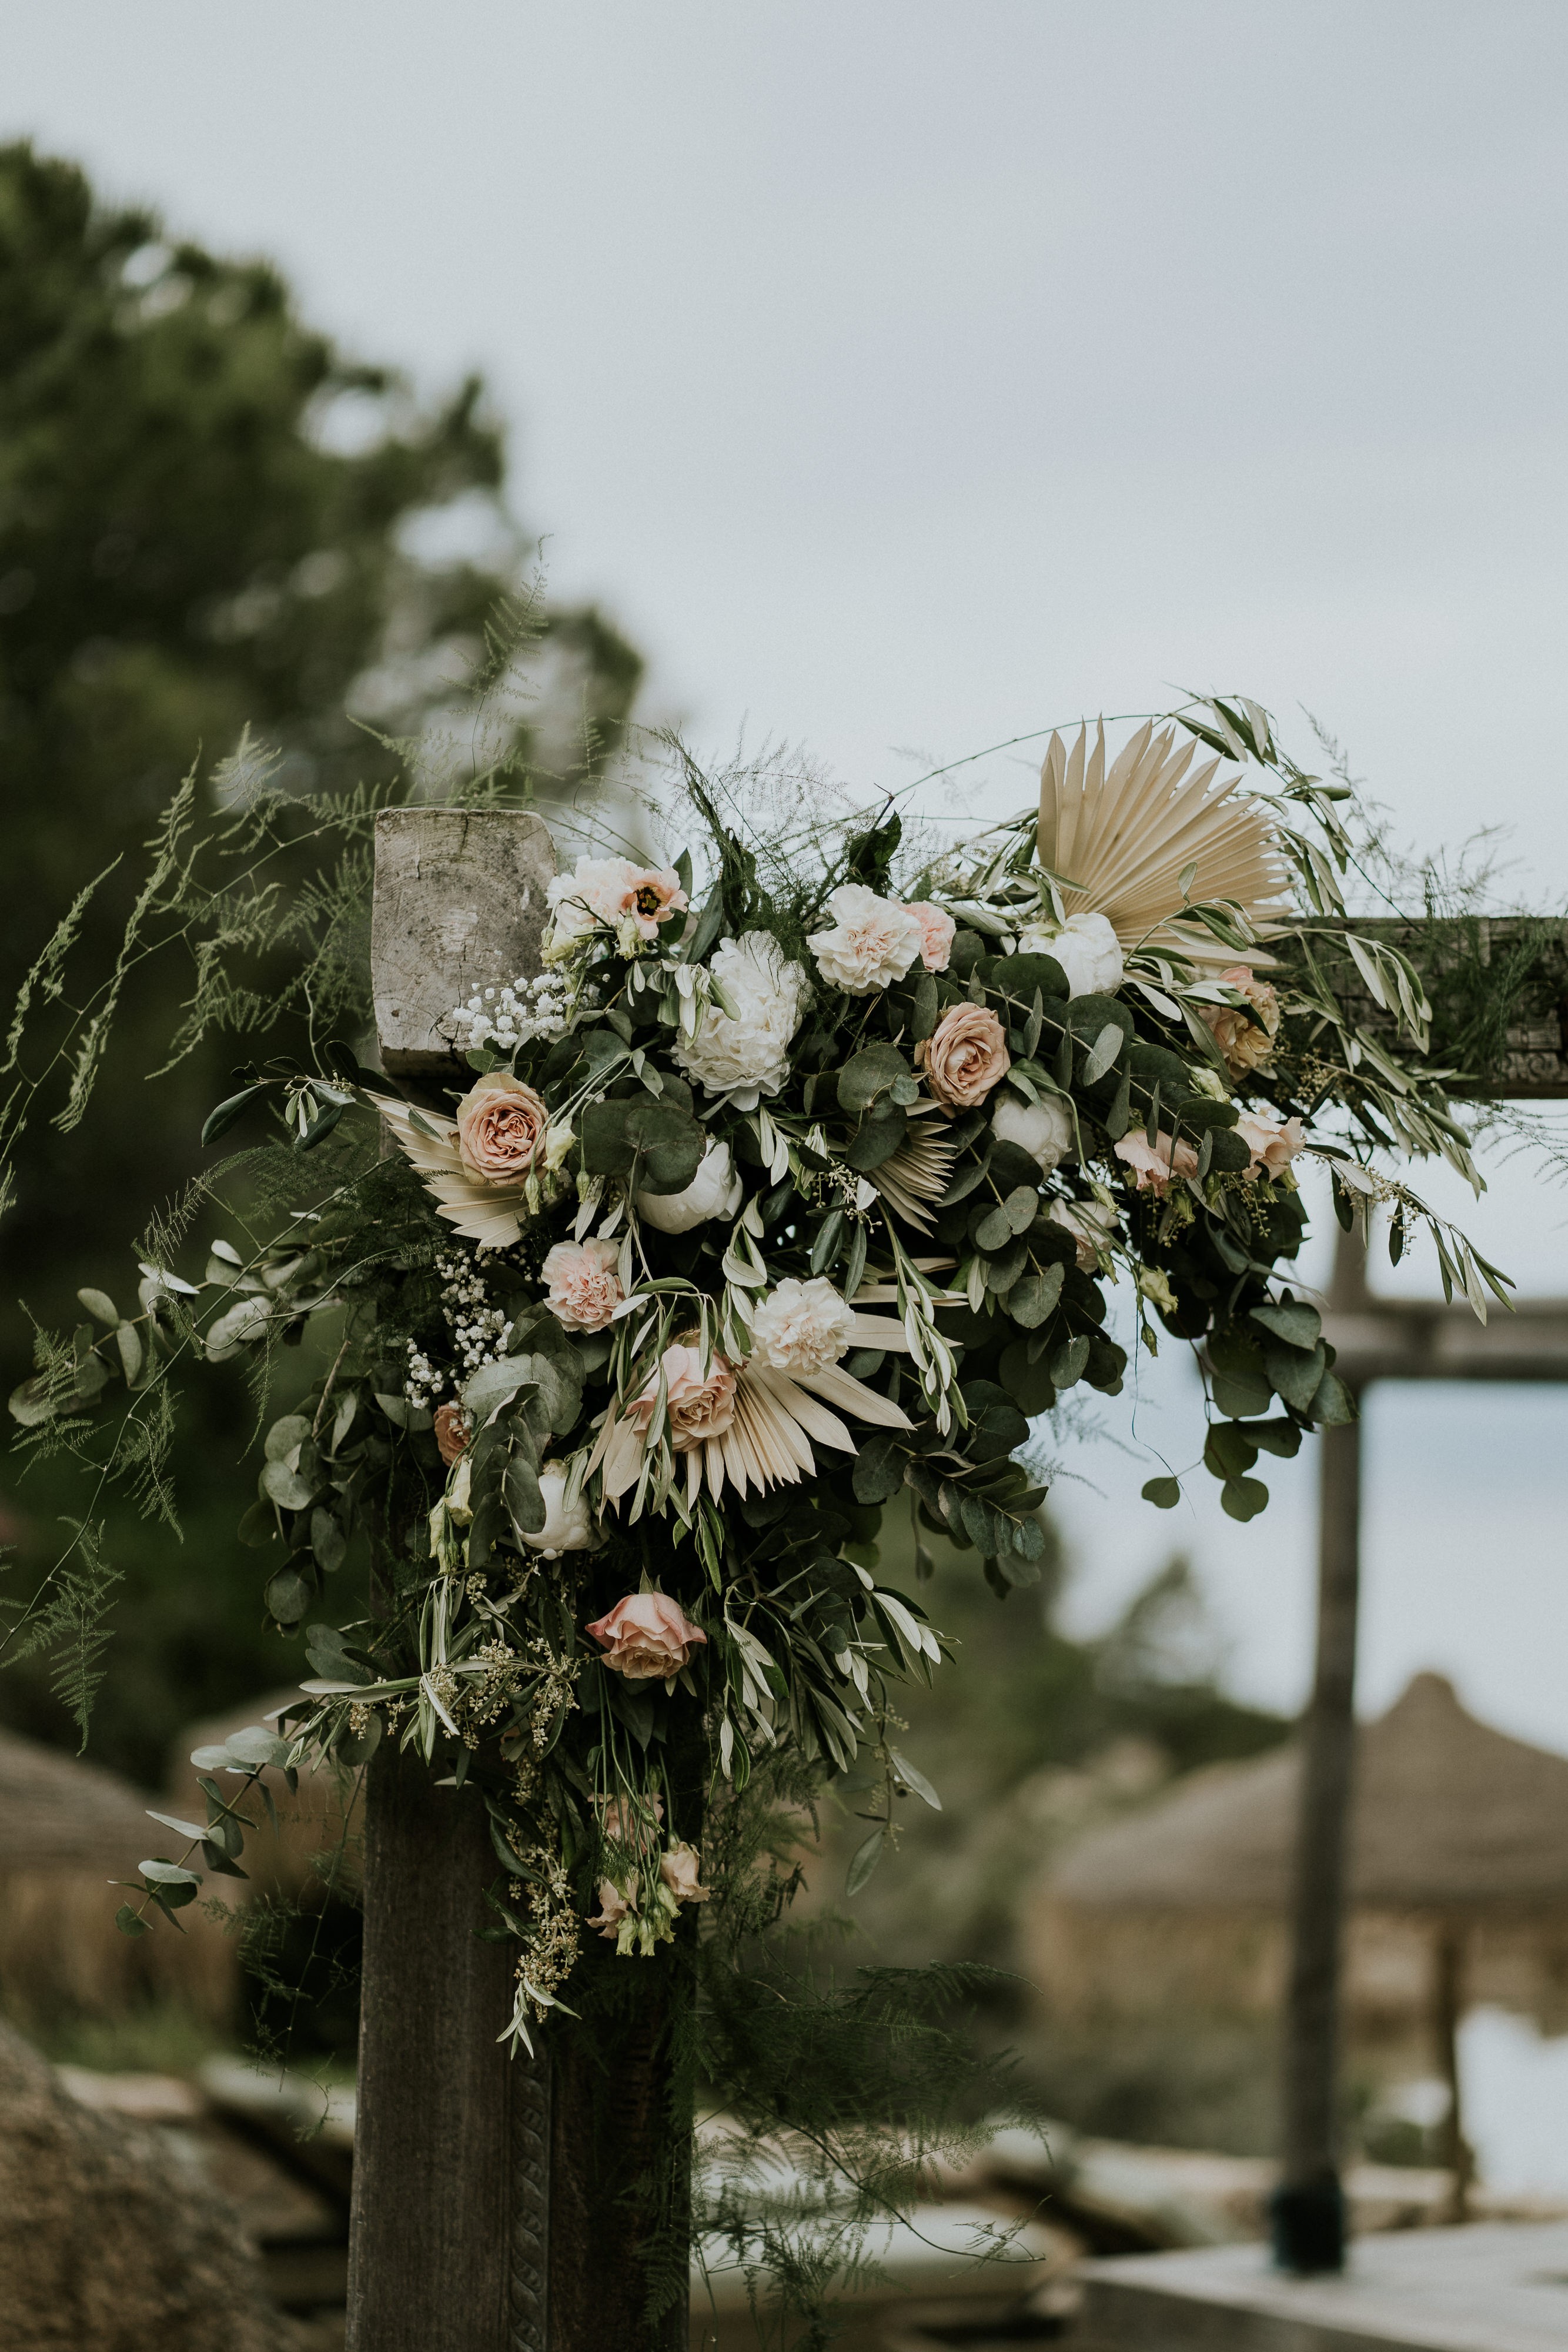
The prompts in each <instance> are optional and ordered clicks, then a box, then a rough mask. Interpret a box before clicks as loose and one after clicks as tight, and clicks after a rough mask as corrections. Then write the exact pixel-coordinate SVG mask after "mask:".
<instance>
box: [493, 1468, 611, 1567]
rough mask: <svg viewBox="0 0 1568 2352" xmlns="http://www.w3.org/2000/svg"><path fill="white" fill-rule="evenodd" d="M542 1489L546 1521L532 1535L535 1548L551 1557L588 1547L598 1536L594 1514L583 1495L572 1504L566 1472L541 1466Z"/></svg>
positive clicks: (540, 1481) (533, 1547)
mask: <svg viewBox="0 0 1568 2352" xmlns="http://www.w3.org/2000/svg"><path fill="white" fill-rule="evenodd" d="M465 1467H466V1464H465ZM539 1493H540V1494H541V1495H542V1496H544V1500H545V1523H544V1525H543V1527H542V1528H539V1529H538V1531H537V1533H535V1534H532V1535H530V1536H529V1537H528V1543H529V1545H530V1546H531V1547H532V1549H534V1550H535V1551H542V1552H543V1554H544V1556H545V1558H546V1559H554V1558H555V1556H556V1554H557V1553H558V1552H562V1551H587V1550H588V1549H589V1548H590V1546H591V1544H592V1542H593V1540H594V1534H593V1518H592V1515H591V1512H590V1510H589V1507H588V1504H587V1502H586V1500H585V1499H584V1497H583V1496H581V1495H579V1496H578V1497H577V1499H576V1501H575V1502H574V1503H572V1504H571V1505H570V1507H569V1506H568V1503H567V1499H566V1472H565V1471H564V1470H541V1471H540V1472H539Z"/></svg>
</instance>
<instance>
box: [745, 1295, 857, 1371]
mask: <svg viewBox="0 0 1568 2352" xmlns="http://www.w3.org/2000/svg"><path fill="white" fill-rule="evenodd" d="M854 1322H855V1318H854V1310H853V1309H852V1307H848V1306H847V1305H846V1304H845V1302H844V1300H843V1299H842V1298H841V1297H840V1295H839V1293H838V1292H837V1291H836V1290H835V1289H834V1288H833V1286H832V1284H831V1282H830V1281H829V1280H828V1279H827V1276H825V1275H817V1276H814V1277H813V1279H812V1280H811V1281H810V1282H800V1281H797V1279H796V1278H795V1276H793V1275H789V1276H787V1277H786V1278H785V1280H784V1281H782V1282H781V1283H779V1286H778V1287H777V1289H775V1290H770V1291H769V1292H768V1296H767V1297H766V1298H764V1299H762V1300H761V1301H759V1303H758V1307H757V1308H756V1310H755V1311H754V1313H753V1315H752V1318H751V1352H752V1358H753V1360H754V1361H756V1362H758V1363H763V1364H766V1365H768V1368H769V1369H770V1370H773V1371H775V1372H821V1371H825V1370H827V1367H828V1366H829V1365H830V1364H836V1363H837V1362H838V1360H839V1358H840V1357H841V1355H843V1354H844V1353H845V1352H846V1350H847V1349H848V1347H849V1344H850V1339H851V1335H852V1332H853V1330H854Z"/></svg>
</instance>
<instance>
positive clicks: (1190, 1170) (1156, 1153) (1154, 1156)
mask: <svg viewBox="0 0 1568 2352" xmlns="http://www.w3.org/2000/svg"><path fill="white" fill-rule="evenodd" d="M1113 1149H1114V1150H1115V1154H1116V1157H1117V1159H1118V1160H1121V1161H1122V1163H1123V1164H1124V1167H1126V1168H1128V1169H1130V1170H1131V1171H1132V1177H1133V1181H1134V1184H1135V1185H1136V1187H1137V1189H1138V1191H1139V1192H1158V1193H1159V1194H1160V1195H1161V1197H1162V1198H1163V1197H1164V1195H1165V1192H1166V1187H1167V1186H1168V1185H1169V1183H1170V1181H1171V1179H1172V1177H1173V1176H1196V1175H1197V1152H1196V1151H1195V1150H1193V1148H1192V1146H1191V1144H1190V1143H1187V1142H1186V1141H1185V1140H1184V1141H1182V1142H1180V1143H1177V1144H1176V1146H1175V1149H1174V1150H1173V1149H1172V1143H1171V1138H1170V1137H1169V1136H1168V1135H1166V1132H1165V1130H1164V1129H1161V1131H1160V1134H1159V1136H1158V1138H1157V1139H1156V1141H1155V1144H1154V1145H1153V1146H1152V1147H1151V1145H1150V1143H1149V1140H1148V1138H1147V1137H1146V1136H1145V1133H1144V1130H1143V1129H1142V1128H1141V1127H1140V1128H1137V1129H1134V1132H1133V1133H1132V1134H1131V1135H1124V1137H1123V1138H1122V1140H1121V1142H1120V1143H1118V1144H1116V1145H1115V1146H1114V1147H1113Z"/></svg>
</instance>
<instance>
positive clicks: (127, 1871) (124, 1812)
mask: <svg viewBox="0 0 1568 2352" xmlns="http://www.w3.org/2000/svg"><path fill="white" fill-rule="evenodd" d="M146 1809H147V1799H146V1798H145V1797H143V1796H141V1794H140V1793H139V1792H138V1791H137V1790H135V1789H133V1788H132V1787H131V1784H130V1783H129V1782H128V1781H125V1780H120V1778H119V1777H118V1776H117V1775H116V1774H114V1773H112V1772H107V1771H105V1770H104V1769H102V1767H101V1766H99V1765H96V1764H86V1763H83V1762H81V1761H80V1760H79V1759H78V1758H76V1757H72V1756H66V1755H63V1754H62V1753H61V1752H60V1751H59V1750H58V1749H57V1748H45V1747H42V1746H40V1744H39V1743H38V1742H37V1740H32V1739H24V1738H20V1737H19V1736H18V1735H17V1734H16V1733H15V1732H10V1731H0V2008H3V2009H4V2010H5V2011H6V2012H7V2014H9V2015H10V2016H12V2017H14V2018H16V2020H17V2021H19V2022H21V2023H23V2024H37V2023H40V2022H43V2021H49V2020H54V2019H58V2018H61V2017H67V2016H72V2015H78V2016H81V2015H86V2016H114V2015H120V2014H122V2013H123V2012H125V2011H128V2010H131V2009H133V2008H135V2007H137V2006H138V2005H140V2004H141V2003H142V2002H145V2001H149V2000H177V2001H179V2002H181V2003H183V2005H185V2006H186V2007H188V2008H189V2009H191V2010H192V2011H194V2012H195V2013H196V2014H197V2015H199V2016H201V2017H204V2018H206V2019H208V2020H210V2021H213V2022H214V2023H222V2022H226V2021H228V2019H229V2017H230V2015H231V2013H232V2011H233V2008H234V2001H235V1986H236V1984H237V1981H238V1977H237V1962H236V1958H235V1952H234V1949H233V1947H232V1944H231V1942H230V1940H229V1939H228V1938H227V1937H225V1934H224V1932H223V1928H222V1926H221V1924H220V1923H218V1922H217V1921H215V1920H214V1919H212V1918H209V1917H207V1916H204V1914H203V1912H202V1911H201V1909H200V1907H199V1906H192V1907H191V1908H190V1909H189V1910H187V1911H186V1912H185V1913H184V1914H183V1918H182V1922H181V1924H182V1926H183V1927H184V1929H185V1933H184V1934H183V1935H175V1934H173V1933H172V1932H171V1931H169V1930H168V1929H167V1928H166V1927H164V1928H163V1929H162V1932H161V1933H159V1934H156V1935H152V1936H143V1937H134V1938H133V1937H129V1936H122V1935H121V1934H120V1930H119V1928H118V1927H116V1926H115V1924H114V1915H115V1913H116V1911H117V1910H118V1908H119V1906H120V1904H121V1903H122V1902H124V1901H125V1900H126V1896H125V1895H124V1894H123V1893H122V1892H120V1891H119V1890H117V1889H116V1888H115V1887H114V1886H112V1885H110V1880H112V1879H134V1878H135V1877H136V1874H137V1867H138V1864H140V1863H141V1861H142V1860H143V1858H144V1857H146V1856H149V1855H152V1854H160V1853H162V1854H169V1853H175V1852H177V1851H178V1850H179V1849H178V1847H177V1845H176V1844H173V1843H171V1841H172V1839H173V1832H172V1831H169V1830H166V1829H162V1828H161V1827H160V1826H159V1825H158V1823H156V1822H152V1821H149V1819H148V1817H147V1810H146Z"/></svg>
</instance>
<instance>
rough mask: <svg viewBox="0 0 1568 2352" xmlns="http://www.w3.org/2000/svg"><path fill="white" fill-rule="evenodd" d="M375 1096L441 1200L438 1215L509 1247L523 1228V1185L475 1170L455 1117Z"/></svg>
mask: <svg viewBox="0 0 1568 2352" xmlns="http://www.w3.org/2000/svg"><path fill="white" fill-rule="evenodd" d="M370 1099H371V1102H373V1103H374V1105H375V1107H376V1108H377V1110H379V1111H380V1113H381V1115H382V1118H384V1119H385V1121H386V1123H387V1125H388V1126H389V1127H390V1128H391V1129H392V1135H393V1137H394V1138H395V1139H396V1142H397V1145H398V1149H399V1150H401V1151H402V1153H403V1155H404V1156H405V1158H406V1159H407V1160H409V1161H410V1163H411V1164H412V1165H413V1167H415V1168H417V1169H418V1171H419V1172H420V1174H421V1175H422V1176H423V1179H424V1186H425V1190H426V1192H429V1193H430V1194H431V1196H432V1197H433V1199H434V1201H435V1202H436V1203H437V1206H436V1211H435V1213H436V1215H437V1216H438V1217H444V1218H445V1220H446V1222H447V1223H448V1224H450V1225H452V1226H454V1227H455V1229H456V1231H457V1232H458V1233H460V1234H465V1235H466V1237H467V1238H468V1240H470V1241H475V1242H478V1243H480V1244H482V1246H483V1247H484V1248H486V1249H509V1248H510V1247H511V1245H512V1244H513V1243H514V1242H515V1241H517V1239H518V1238H519V1237H520V1235H521V1233H522V1229H523V1227H522V1208H523V1202H522V1188H521V1185H520V1184H508V1185H500V1184H486V1183H485V1182H483V1181H481V1180H480V1178H478V1177H477V1176H473V1175H470V1174H469V1172H468V1170H467V1169H466V1168H465V1166H464V1164H463V1155H462V1153H461V1152H460V1151H459V1150H458V1148H457V1129H456V1126H455V1123H454V1122H453V1121H452V1120H451V1119H444V1118H435V1117H433V1116H432V1114H431V1113H430V1112H429V1111H420V1112H418V1113H417V1114H416V1113H415V1112H414V1110H413V1108H412V1106H411V1105H410V1104H408V1103H402V1102H394V1101H392V1099H391V1098H390V1097H387V1096H385V1095H372V1096H371V1097H370ZM416 1117H417V1118H418V1119H419V1121H420V1122H421V1123H420V1124H419V1125H418V1126H415V1124H414V1120H415V1118H416Z"/></svg>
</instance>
